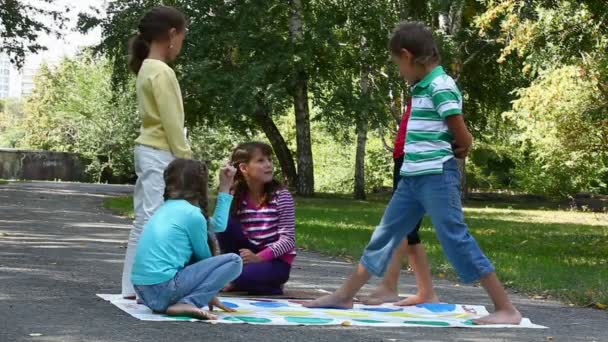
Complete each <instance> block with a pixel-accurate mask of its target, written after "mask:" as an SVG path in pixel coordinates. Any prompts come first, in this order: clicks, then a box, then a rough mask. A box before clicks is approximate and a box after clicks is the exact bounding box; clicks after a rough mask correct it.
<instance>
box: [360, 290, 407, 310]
mask: <svg viewBox="0 0 608 342" xmlns="http://www.w3.org/2000/svg"><path fill="white" fill-rule="evenodd" d="M399 299H401V298H399V293H397V291H396V290H390V289H388V288H387V287H385V286H382V285H380V286H378V287H377V288H376V289H375V290H374V291H372V293H371V294H370V295H369V296H367V297H365V298H363V301H362V303H363V304H365V305H380V304H384V303H394V302H396V301H398V300H399Z"/></svg>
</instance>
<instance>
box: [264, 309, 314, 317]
mask: <svg viewBox="0 0 608 342" xmlns="http://www.w3.org/2000/svg"><path fill="white" fill-rule="evenodd" d="M272 313H273V314H275V315H279V316H310V315H312V313H310V312H309V311H291V310H290V311H287V310H284V311H280V310H276V311H272Z"/></svg>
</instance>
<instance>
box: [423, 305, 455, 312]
mask: <svg viewBox="0 0 608 342" xmlns="http://www.w3.org/2000/svg"><path fill="white" fill-rule="evenodd" d="M416 307H418V308H423V309H427V310H429V311H430V312H450V311H454V310H456V304H445V303H425V304H418V305H416Z"/></svg>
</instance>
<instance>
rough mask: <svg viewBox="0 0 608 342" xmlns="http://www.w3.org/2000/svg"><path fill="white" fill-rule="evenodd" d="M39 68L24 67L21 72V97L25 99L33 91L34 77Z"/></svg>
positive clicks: (32, 66)
mask: <svg viewBox="0 0 608 342" xmlns="http://www.w3.org/2000/svg"><path fill="white" fill-rule="evenodd" d="M39 69H40V68H39V66H34V65H26V66H24V67H23V70H21V96H23V97H27V96H30V95H31V94H32V92H33V91H34V77H36V74H37V73H38V70H39Z"/></svg>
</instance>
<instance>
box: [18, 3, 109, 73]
mask: <svg viewBox="0 0 608 342" xmlns="http://www.w3.org/2000/svg"><path fill="white" fill-rule="evenodd" d="M30 2H31V3H36V2H37V1H35V0H30ZM106 2H107V0H55V1H53V3H52V4H51V5H50V7H54V8H57V9H61V8H64V7H65V6H69V7H70V8H71V10H70V12H69V13H68V14H67V18H68V22H67V27H66V29H64V30H63V31H62V33H63V36H62V37H61V38H59V39H57V38H56V37H53V36H47V35H43V36H41V37H40V39H39V40H38V42H39V43H40V44H41V45H43V46H46V47H47V48H48V50H47V51H41V52H39V53H38V54H36V55H30V56H28V58H27V61H26V63H27V64H28V65H29V66H37V65H39V64H40V63H42V62H43V61H47V62H51V63H52V62H54V61H58V60H60V59H61V58H62V57H64V56H66V57H73V56H74V55H76V53H78V51H79V50H80V49H81V48H83V47H85V46H90V45H94V44H97V43H99V42H100V40H101V29H100V28H96V29H95V30H93V31H91V32H89V33H88V34H86V35H83V34H80V33H78V32H75V31H74V29H75V27H76V23H77V20H78V13H80V12H90V10H89V8H90V7H91V6H94V7H96V8H98V9H101V10H103V9H104V8H105V3H106ZM52 20H53V19H52V18H44V21H45V23H46V24H53V22H52Z"/></svg>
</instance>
